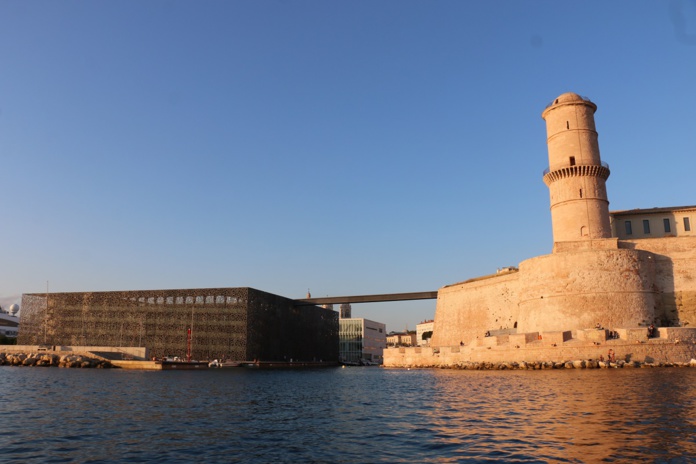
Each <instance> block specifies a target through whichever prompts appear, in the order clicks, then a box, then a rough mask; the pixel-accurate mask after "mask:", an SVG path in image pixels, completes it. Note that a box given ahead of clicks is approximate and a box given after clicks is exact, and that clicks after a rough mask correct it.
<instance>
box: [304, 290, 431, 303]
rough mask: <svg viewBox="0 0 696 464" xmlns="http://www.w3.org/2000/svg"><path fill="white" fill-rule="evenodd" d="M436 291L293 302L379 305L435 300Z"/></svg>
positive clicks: (331, 297)
mask: <svg viewBox="0 0 696 464" xmlns="http://www.w3.org/2000/svg"><path fill="white" fill-rule="evenodd" d="M435 299H437V291H434V292H412V293H385V294H381V295H353V296H327V297H323V298H305V299H302V300H295V306H308V305H323V304H343V303H379V302H385V301H409V300H435Z"/></svg>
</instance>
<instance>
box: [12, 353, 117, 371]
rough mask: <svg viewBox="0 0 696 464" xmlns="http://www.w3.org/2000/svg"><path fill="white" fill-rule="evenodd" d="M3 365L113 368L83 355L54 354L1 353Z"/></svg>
mask: <svg viewBox="0 0 696 464" xmlns="http://www.w3.org/2000/svg"><path fill="white" fill-rule="evenodd" d="M3 365H4V366H38V367H68V368H97V369H107V368H111V367H113V365H112V364H111V363H110V362H109V361H106V360H103V359H99V358H95V357H91V356H87V355H83V354H64V355H58V354H54V353H0V366H3Z"/></svg>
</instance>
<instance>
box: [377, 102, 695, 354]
mask: <svg viewBox="0 0 696 464" xmlns="http://www.w3.org/2000/svg"><path fill="white" fill-rule="evenodd" d="M596 109H597V107H596V105H595V104H594V103H592V102H590V101H589V100H587V99H586V98H582V97H579V96H578V95H576V94H563V95H561V96H560V97H558V99H556V100H555V101H554V102H553V103H552V104H551V105H549V107H547V109H546V110H545V111H544V113H543V118H544V119H545V120H546V123H547V134H548V139H547V143H548V149H549V168H548V169H547V170H546V172H545V173H544V182H545V183H546V185H547V186H548V187H549V192H550V203H551V217H552V223H553V235H554V244H553V253H551V254H548V255H544V256H538V257H535V258H531V259H528V260H526V261H523V262H522V263H520V265H519V271H517V270H516V269H515V270H514V271H512V272H510V271H508V272H506V273H502V274H496V275H492V276H485V277H481V278H477V279H470V280H468V281H465V282H461V283H458V284H454V285H449V286H446V287H443V288H441V289H440V290H439V291H438V300H437V307H436V310H435V323H434V329H433V337H432V342H431V346H432V348H430V349H425V348H423V349H421V348H412V349H408V350H407V349H399V351H395V350H393V349H390V350H387V351H385V355H384V365H385V366H422V367H424V366H443V365H449V364H452V363H463V362H474V361H475V362H488V361H497V362H513V361H514V362H520V361H552V362H563V361H566V360H568V359H591V358H598V357H599V356H600V355H601V354H602V351H603V350H604V351H605V352H606V348H607V346H608V345H609V346H615V348H616V352H617V355H619V352H621V353H623V354H622V356H625V357H629V358H630V357H638V358H641V359H642V360H644V362H650V361H645V360H651V359H657V360H659V361H660V362H668V361H670V360H679V361H681V362H688V361H690V359H691V358H692V357H696V351H695V350H696V329H691V328H688V329H687V328H685V327H691V326H696V237H689V236H682V237H665V238H646V239H640V240H618V239H617V238H615V237H614V238H612V237H611V227H610V221H609V210H608V204H609V202H608V198H607V194H606V187H605V181H606V179H607V178H608V177H609V168H608V165H607V164H606V163H604V162H602V160H601V158H600V155H599V145H598V144H597V132H596V130H595V125H594V116H593V115H594V112H595V110H596ZM651 324H654V325H656V326H661V327H663V328H662V329H660V336H659V337H658V338H656V339H650V340H648V339H647V338H646V336H645V334H646V331H647V327H648V326H649V325H651ZM596 325H600V326H602V327H605V328H607V329H609V330H610V331H611V332H613V333H618V334H619V337H618V338H612V339H607V338H606V336H604V337H602V336H601V335H599V334H600V333H603V332H602V331H596V332H595V331H593V330H594V329H592V328H594V327H595V326H596ZM588 329H592V330H590V332H587V330H588ZM678 330H682V331H685V332H681V333H680V335H674V334H675V333H676V332H674V331H678ZM487 335H488V336H487ZM643 338H645V339H643ZM604 354H605V355H606V353H604Z"/></svg>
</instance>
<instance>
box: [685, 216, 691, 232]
mask: <svg viewBox="0 0 696 464" xmlns="http://www.w3.org/2000/svg"><path fill="white" fill-rule="evenodd" d="M684 230H685V231H686V232H689V231H690V230H691V223H690V222H689V218H688V217H685V218H684Z"/></svg>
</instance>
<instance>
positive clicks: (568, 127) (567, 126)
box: [566, 121, 570, 129]
mask: <svg viewBox="0 0 696 464" xmlns="http://www.w3.org/2000/svg"><path fill="white" fill-rule="evenodd" d="M566 129H570V122H569V121H566Z"/></svg>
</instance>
